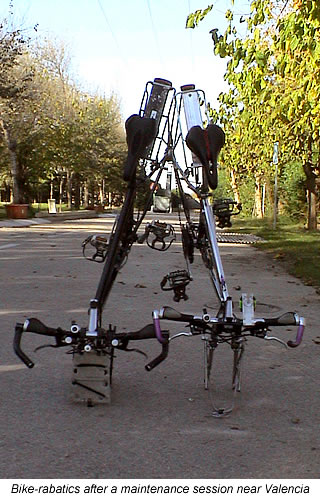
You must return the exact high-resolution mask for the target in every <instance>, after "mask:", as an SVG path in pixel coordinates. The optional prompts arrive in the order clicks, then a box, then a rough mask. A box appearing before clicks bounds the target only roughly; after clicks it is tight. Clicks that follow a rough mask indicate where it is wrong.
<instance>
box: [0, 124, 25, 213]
mask: <svg viewBox="0 0 320 499" xmlns="http://www.w3.org/2000/svg"><path fill="white" fill-rule="evenodd" d="M0 126H1V128H2V131H3V135H4V139H5V142H6V144H7V147H8V151H9V156H10V164H11V168H10V169H11V175H12V191H13V199H12V201H13V203H16V204H19V203H23V202H24V201H25V200H24V192H23V188H22V186H21V182H20V177H21V171H20V166H19V162H18V158H17V142H16V140H15V139H14V138H13V137H12V136H11V133H10V130H9V127H7V126H6V125H5V123H4V121H3V120H0Z"/></svg>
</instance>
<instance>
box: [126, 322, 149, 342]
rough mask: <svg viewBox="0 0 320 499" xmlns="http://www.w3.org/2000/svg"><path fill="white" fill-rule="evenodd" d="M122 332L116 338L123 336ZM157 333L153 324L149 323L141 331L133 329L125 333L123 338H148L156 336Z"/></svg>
mask: <svg viewBox="0 0 320 499" xmlns="http://www.w3.org/2000/svg"><path fill="white" fill-rule="evenodd" d="M121 336H122V335H121V334H119V335H116V338H118V337H119V338H121ZM155 337H156V333H155V330H154V326H153V324H147V325H146V326H144V327H143V328H142V329H140V330H139V331H133V332H130V333H123V338H125V339H128V340H130V341H131V340H147V339H149V338H155Z"/></svg>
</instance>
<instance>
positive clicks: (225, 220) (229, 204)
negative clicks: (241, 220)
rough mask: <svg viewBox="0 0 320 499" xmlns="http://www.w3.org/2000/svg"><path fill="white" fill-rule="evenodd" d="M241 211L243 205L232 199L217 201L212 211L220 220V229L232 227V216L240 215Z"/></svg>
mask: <svg viewBox="0 0 320 499" xmlns="http://www.w3.org/2000/svg"><path fill="white" fill-rule="evenodd" d="M236 210H237V211H236ZM241 210H242V206H241V203H237V202H236V201H233V199H230V198H225V199H217V201H215V202H214V203H213V205H212V211H213V213H214V215H215V216H216V217H217V219H218V227H220V229H223V228H224V227H229V228H230V227H232V223H231V216H232V215H239V213H240V212H241Z"/></svg>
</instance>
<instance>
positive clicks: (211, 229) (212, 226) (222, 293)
mask: <svg viewBox="0 0 320 499" xmlns="http://www.w3.org/2000/svg"><path fill="white" fill-rule="evenodd" d="M202 204H203V213H204V216H205V218H206V223H207V229H208V238H209V242H210V246H211V248H212V251H213V256H214V259H215V262H216V266H217V272H218V283H219V287H218V289H217V293H218V295H219V298H220V300H221V301H222V302H226V301H227V298H228V297H229V293H228V289H227V284H226V282H225V278H224V270H223V266H222V261H221V258H220V253H219V249H218V243H217V236H216V223H215V217H214V215H213V212H212V207H211V206H210V204H209V201H208V199H207V198H206V199H203V201H202Z"/></svg>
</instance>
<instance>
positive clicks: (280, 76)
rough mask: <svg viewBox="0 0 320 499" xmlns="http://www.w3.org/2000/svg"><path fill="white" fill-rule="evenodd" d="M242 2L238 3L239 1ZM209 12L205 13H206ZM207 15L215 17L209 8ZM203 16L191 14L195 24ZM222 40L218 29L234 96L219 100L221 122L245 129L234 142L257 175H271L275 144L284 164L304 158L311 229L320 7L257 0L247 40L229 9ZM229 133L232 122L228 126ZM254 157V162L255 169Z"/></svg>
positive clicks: (219, 51) (319, 98)
mask: <svg viewBox="0 0 320 499" xmlns="http://www.w3.org/2000/svg"><path fill="white" fill-rule="evenodd" d="M233 3H236V2H233ZM207 10H208V9H206V11H207ZM202 13H203V14H204V15H206V14H207V13H208V12H205V11H203V12H202ZM202 18H203V16H201V14H199V12H198V13H194V14H191V16H189V19H188V22H187V24H189V25H190V26H191V27H193V25H194V26H196V25H197V24H198V23H199V22H200V21H201V19H202ZM226 18H227V20H228V27H227V29H226V31H225V32H224V34H223V35H220V34H219V30H218V29H217V28H216V27H215V28H214V29H213V30H212V31H211V35H212V39H213V43H214V51H215V54H216V55H219V56H220V57H222V58H228V59H229V61H228V65H227V72H226V75H225V79H226V80H227V81H228V83H229V84H230V91H229V93H227V94H223V95H221V96H220V102H221V106H220V110H219V113H218V115H219V118H220V120H222V121H223V120H224V122H225V124H226V121H227V120H228V119H230V116H232V125H231V127H230V130H232V131H235V130H237V131H239V130H240V131H241V145H242V146H243V147H242V148H238V152H237V150H236V149H235V147H234V146H236V147H237V146H238V145H239V144H236V142H235V141H233V139H232V138H230V137H229V138H230V143H231V147H233V153H232V154H231V156H232V157H233V161H234V163H235V162H236V161H237V158H238V159H239V162H240V164H241V160H242V162H243V160H245V161H246V163H247V164H249V165H250V164H251V165H252V167H251V172H252V174H253V175H254V176H255V177H256V178H259V177H261V176H263V177H265V176H266V173H267V172H269V174H271V173H272V171H271V169H270V160H271V158H270V156H271V151H272V143H273V141H275V140H276V141H279V142H280V145H281V153H282V154H281V156H282V158H283V160H284V161H286V160H288V159H290V160H292V159H293V158H294V159H299V160H300V162H301V164H302V167H303V170H304V172H305V176H306V187H307V190H308V193H309V194H308V199H309V203H308V228H310V229H314V228H316V226H317V211H316V207H317V197H318V191H317V179H318V177H319V164H320V162H319V161H320V160H319V126H318V125H319V110H320V109H319V106H320V95H319V92H320V85H319V83H320V81H319V76H320V75H319V68H320V44H319V41H320V31H319V30H320V6H319V2H317V1H315V0H308V1H293V2H290V1H280V0H279V1H271V0H255V1H252V2H251V14H250V15H249V16H248V17H247V18H244V17H242V18H241V19H240V21H241V22H246V23H247V35H246V36H245V37H244V38H243V37H240V36H239V35H238V31H237V26H236V24H235V23H234V21H233V13H232V12H231V10H229V11H227V13H226ZM227 128H228V125H227ZM252 159H254V164H253V161H252Z"/></svg>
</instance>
